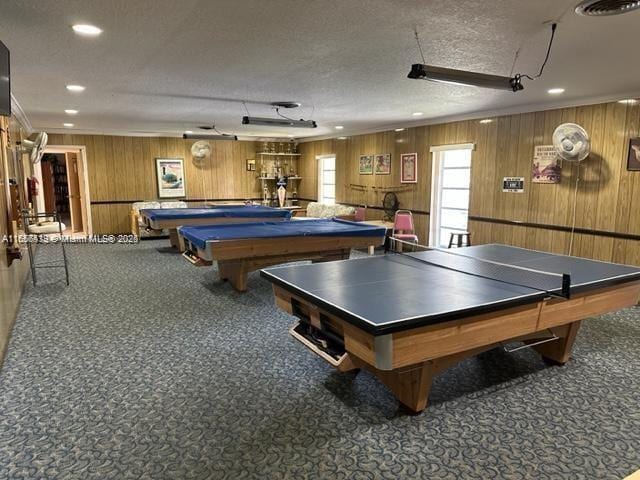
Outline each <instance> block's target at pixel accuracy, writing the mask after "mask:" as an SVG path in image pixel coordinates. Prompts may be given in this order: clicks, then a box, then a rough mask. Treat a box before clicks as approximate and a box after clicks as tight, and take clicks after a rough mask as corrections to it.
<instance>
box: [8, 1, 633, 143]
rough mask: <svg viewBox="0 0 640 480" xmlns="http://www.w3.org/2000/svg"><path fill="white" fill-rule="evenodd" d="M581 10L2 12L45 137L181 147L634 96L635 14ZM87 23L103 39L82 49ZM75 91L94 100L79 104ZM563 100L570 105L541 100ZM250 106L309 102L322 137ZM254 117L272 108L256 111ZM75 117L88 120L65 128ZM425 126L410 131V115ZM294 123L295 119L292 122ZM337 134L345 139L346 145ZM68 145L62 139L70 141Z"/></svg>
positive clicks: (166, 5)
mask: <svg viewBox="0 0 640 480" xmlns="http://www.w3.org/2000/svg"><path fill="white" fill-rule="evenodd" d="M577 3H578V0H528V1H527V0H455V1H451V0H179V1H176V0H135V1H132V0H58V1H54V0H44V1H43V0H2V8H1V10H0V40H2V41H3V42H4V43H5V44H6V45H7V46H8V47H9V48H10V49H11V54H12V83H13V85H12V86H13V93H14V95H15V97H16V99H17V101H18V102H19V103H20V105H21V107H22V109H23V110H24V111H25V113H26V115H27V117H28V118H29V120H30V122H31V124H32V125H33V127H34V129H36V130H45V129H46V130H47V131H49V132H54V131H62V130H63V129H62V123H63V122H73V123H74V124H75V125H76V127H75V130H76V131H78V132H84V133H109V134H128V135H144V134H148V135H179V134H181V133H182V132H183V131H184V130H197V126H198V125H201V124H207V123H213V122H215V123H216V125H217V126H218V128H219V129H220V130H223V131H225V132H229V133H235V134H238V135H241V136H251V135H253V136H280V137H283V136H285V135H287V134H292V135H295V136H296V137H298V138H300V137H305V136H306V137H309V136H313V137H318V136H329V135H333V136H335V135H338V134H341V135H349V134H354V133H361V132H367V131H376V130H384V129H388V128H392V127H396V126H408V125H411V124H412V123H413V124H415V123H418V124H419V123H432V122H433V121H435V119H444V118H453V117H460V116H463V117H464V116H467V117H472V118H473V117H477V116H482V113H485V114H488V113H489V112H491V113H497V112H508V111H527V110H533V109H544V108H549V107H551V106H560V105H565V104H567V105H568V104H578V103H582V102H585V103H586V102H588V101H592V100H594V99H596V98H597V99H605V98H606V99H615V98H623V97H626V96H631V95H633V96H636V95H640V82H638V78H639V77H640V62H637V61H636V60H635V59H636V58H637V45H638V33H637V32H638V29H637V25H638V24H639V21H640V11H636V12H632V13H629V14H626V15H622V16H615V17H608V18H590V17H580V16H577V15H576V14H574V13H573V7H574V6H575V4H577ZM558 18H561V22H560V25H559V27H558V32H557V35H556V43H555V45H554V49H553V51H552V56H551V60H550V62H549V64H548V66H547V70H546V71H545V74H544V76H543V77H542V78H541V79H540V80H538V81H535V82H527V83H525V90H524V91H523V92H519V93H517V94H514V93H511V92H503V91H496V90H486V89H478V88H471V87H462V86H452V85H442V84H435V83H431V82H426V81H416V80H409V79H407V78H406V76H407V73H408V71H409V68H410V65H411V64H412V63H419V62H420V56H419V53H418V50H417V48H416V43H415V40H414V38H413V29H414V26H417V28H418V31H419V32H420V35H421V40H422V44H423V48H424V50H425V56H426V59H427V63H429V64H433V65H439V66H446V67H452V68H460V69H468V70H474V71H480V72H486V73H493V74H501V75H508V74H509V73H510V71H511V67H512V63H513V59H514V53H515V51H516V50H517V49H518V48H519V47H522V49H521V54H520V56H519V59H518V63H517V67H516V69H515V72H522V73H532V72H536V71H537V70H538V68H539V66H540V63H541V61H542V59H543V57H544V53H545V50H546V47H547V42H548V37H549V26H548V25H544V24H543V23H544V22H545V21H548V20H553V19H558ZM74 23H92V24H95V25H97V26H99V27H101V28H102V29H104V33H103V34H102V35H101V36H100V37H98V38H94V39H88V38H82V37H79V36H77V35H75V34H74V33H73V32H72V30H71V28H70V25H72V24H74ZM66 84H80V85H85V86H86V87H87V89H86V91H85V92H84V93H82V94H72V93H69V92H67V91H66V89H65V85H66ZM551 87H564V88H566V93H565V94H564V95H562V97H561V98H558V97H551V96H550V95H548V94H547V93H546V90H547V89H549V88H551ZM242 100H247V101H248V102H273V101H278V100H290V101H300V102H302V103H303V104H304V106H303V108H301V109H298V110H297V111H294V113H293V115H295V116H297V117H300V116H302V117H304V118H305V119H308V118H312V119H314V120H316V121H317V122H318V125H319V127H318V128H317V129H314V130H311V129H274V128H269V127H256V126H243V125H241V124H240V121H241V117H242V116H243V115H245V114H246V113H245V110H244V107H243V105H242V103H241V102H242ZM247 106H248V108H249V111H250V113H251V115H254V116H271V115H272V114H273V112H272V111H271V109H270V107H268V106H266V105H260V104H259V103H248V105H247ZM67 108H75V109H78V110H79V111H80V113H79V114H78V115H77V116H75V117H70V116H68V115H66V114H65V113H64V110H65V109H67ZM414 111H422V112H424V116H423V117H420V118H419V119H417V120H416V117H412V115H411V113H412V112H414ZM291 112H292V111H288V112H286V113H288V114H291ZM335 125H344V126H345V129H344V130H343V131H342V132H337V131H336V130H334V126H335ZM64 130H68V129H64Z"/></svg>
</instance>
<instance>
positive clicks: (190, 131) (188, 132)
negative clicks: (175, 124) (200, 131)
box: [184, 130, 193, 135]
mask: <svg viewBox="0 0 640 480" xmlns="http://www.w3.org/2000/svg"><path fill="white" fill-rule="evenodd" d="M184 133H186V134H187V135H191V134H192V133H193V130H185V131H184Z"/></svg>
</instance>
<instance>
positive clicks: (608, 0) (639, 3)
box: [576, 0, 640, 17]
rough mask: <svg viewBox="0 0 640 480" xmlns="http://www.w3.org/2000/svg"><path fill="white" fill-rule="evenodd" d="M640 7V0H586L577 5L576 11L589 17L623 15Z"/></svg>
mask: <svg viewBox="0 0 640 480" xmlns="http://www.w3.org/2000/svg"><path fill="white" fill-rule="evenodd" d="M639 8H640V0H584V1H582V2H580V3H579V4H578V6H577V7H576V13H577V14H579V15H585V16H589V17H601V16H605V15H621V14H623V13H627V12H631V11H633V10H637V9H639Z"/></svg>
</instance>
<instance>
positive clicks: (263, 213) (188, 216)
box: [140, 205, 291, 247]
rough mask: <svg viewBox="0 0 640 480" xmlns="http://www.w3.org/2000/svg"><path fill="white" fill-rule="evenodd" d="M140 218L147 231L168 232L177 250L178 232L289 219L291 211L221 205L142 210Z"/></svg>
mask: <svg viewBox="0 0 640 480" xmlns="http://www.w3.org/2000/svg"><path fill="white" fill-rule="evenodd" d="M140 217H141V218H142V219H143V221H144V223H145V225H146V227H147V228H150V229H152V230H164V229H167V230H169V241H170V242H171V246H172V247H179V242H178V234H177V228H178V227H182V226H190V225H220V224H228V223H251V222H259V221H266V220H268V221H270V222H276V221H283V220H290V219H291V211H290V210H286V209H281V208H271V207H263V206H261V205H239V206H238V205H233V206H228V205H221V206H207V207H203V208H158V209H142V210H140Z"/></svg>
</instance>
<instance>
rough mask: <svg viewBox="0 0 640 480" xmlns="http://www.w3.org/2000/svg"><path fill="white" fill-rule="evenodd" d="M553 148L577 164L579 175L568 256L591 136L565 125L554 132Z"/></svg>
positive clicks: (580, 129)
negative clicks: (581, 176) (582, 163)
mask: <svg viewBox="0 0 640 480" xmlns="http://www.w3.org/2000/svg"><path fill="white" fill-rule="evenodd" d="M553 146H554V147H555V149H556V152H558V156H559V157H560V158H561V159H563V160H567V161H569V162H576V164H577V170H578V171H577V174H576V183H575V190H574V192H573V212H572V217H573V221H572V226H571V236H570V240H569V250H568V252H567V255H571V253H572V251H573V238H574V234H575V230H576V211H577V210H576V209H577V206H578V189H579V185H580V162H582V161H583V160H584V159H585V158H587V157H588V156H589V153H590V152H591V142H590V141H589V134H588V133H587V131H586V130H585V129H584V128H582V127H581V126H580V125H576V124H575V123H563V124H562V125H560V126H559V127H558V128H556V129H555V131H554V132H553Z"/></svg>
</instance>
